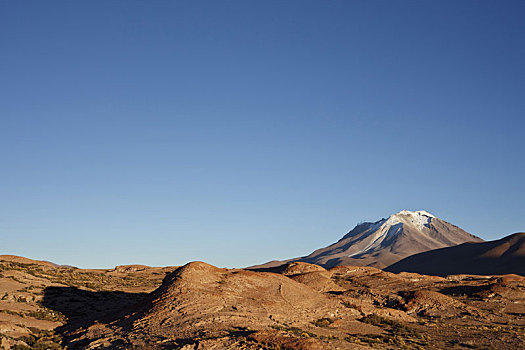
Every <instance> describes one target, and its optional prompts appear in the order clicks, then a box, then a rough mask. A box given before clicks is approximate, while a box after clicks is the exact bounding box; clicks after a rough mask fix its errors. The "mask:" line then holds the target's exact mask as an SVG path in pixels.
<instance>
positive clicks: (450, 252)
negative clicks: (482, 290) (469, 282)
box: [386, 232, 525, 276]
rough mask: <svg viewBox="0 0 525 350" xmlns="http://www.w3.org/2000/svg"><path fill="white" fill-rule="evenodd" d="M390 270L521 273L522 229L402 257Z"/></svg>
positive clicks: (524, 262) (524, 267) (524, 265)
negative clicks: (488, 240)
mask: <svg viewBox="0 0 525 350" xmlns="http://www.w3.org/2000/svg"><path fill="white" fill-rule="evenodd" d="M386 271H390V272H401V271H406V272H417V273H421V274H427V275H437V276H446V275H453V274H476V275H503V274H519V275H523V276H525V232H521V233H515V234H513V235H510V236H507V237H504V238H502V239H499V240H496V241H490V242H481V243H465V244H461V245H458V246H455V247H449V248H442V249H437V250H432V251H429V252H425V253H420V254H416V255H413V256H410V257H408V258H406V259H403V260H401V261H399V262H397V263H395V264H393V265H391V266H389V267H388V268H386Z"/></svg>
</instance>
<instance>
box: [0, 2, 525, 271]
mask: <svg viewBox="0 0 525 350" xmlns="http://www.w3.org/2000/svg"><path fill="white" fill-rule="evenodd" d="M524 18H525V2H524V1H435V2H430V1H395V2H394V1H304V0H301V1H257V2H256V1H178V2H177V1H130V0H125V1H124V0H123V1H60V2H58V1H1V2H0V60H1V65H0V160H1V164H0V235H1V244H0V254H17V255H23V256H28V257H31V258H36V259H47V260H52V261H55V262H57V263H61V264H72V265H77V266H81V267H111V266H114V265H117V264H127V263H143V264H149V265H179V264H183V263H186V262H188V261H190V260H204V261H207V262H209V263H212V264H215V265H219V266H228V267H232V266H247V265H252V264H256V263H261V262H264V261H267V260H271V259H276V258H279V259H281V258H288V257H294V256H300V255H305V254H308V253H310V252H311V251H312V250H314V249H316V248H319V247H322V246H325V245H327V244H329V243H332V242H334V241H336V240H338V239H339V238H340V237H342V236H343V235H344V234H345V233H346V232H347V231H349V230H350V229H351V228H352V227H353V226H354V225H355V224H356V223H358V222H359V221H376V220H378V219H380V218H382V217H386V216H388V215H390V214H392V213H395V212H398V211H400V210H401V209H409V210H418V209H425V210H428V211H430V212H431V213H433V214H435V215H437V216H439V217H441V218H443V219H445V220H447V221H449V222H452V223H454V224H456V225H458V226H460V227H462V228H464V229H466V230H467V231H469V232H471V233H474V234H477V235H479V236H481V237H482V238H484V239H496V238H499V237H502V236H504V235H508V234H510V233H513V232H517V231H523V230H525V185H524V183H525V181H524V178H523V175H524V173H525V165H524V163H525V146H524V132H525V113H524V111H525V21H524Z"/></svg>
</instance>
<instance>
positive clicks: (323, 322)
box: [314, 317, 334, 328]
mask: <svg viewBox="0 0 525 350" xmlns="http://www.w3.org/2000/svg"><path fill="white" fill-rule="evenodd" d="M333 322H334V320H332V319H331V318H328V317H323V318H320V319H318V320H315V321H314V325H315V326H316V327H323V328H326V327H328V326H329V325H331V324H332V323H333Z"/></svg>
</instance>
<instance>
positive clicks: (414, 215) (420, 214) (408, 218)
mask: <svg viewBox="0 0 525 350" xmlns="http://www.w3.org/2000/svg"><path fill="white" fill-rule="evenodd" d="M392 217H395V218H396V219H397V220H398V221H401V222H404V223H408V224H412V225H414V226H416V227H417V228H418V229H420V230H421V229H423V227H428V224H429V223H430V221H431V220H432V219H435V218H436V217H435V216H434V215H432V214H430V213H429V212H428V211H425V210H418V211H410V210H401V211H400V212H399V213H397V214H394V215H392V216H391V217H390V218H392ZM390 218H389V219H390Z"/></svg>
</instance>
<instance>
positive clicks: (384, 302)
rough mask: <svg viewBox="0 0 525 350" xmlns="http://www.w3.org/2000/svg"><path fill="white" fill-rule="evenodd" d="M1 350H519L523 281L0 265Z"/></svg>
mask: <svg viewBox="0 0 525 350" xmlns="http://www.w3.org/2000/svg"><path fill="white" fill-rule="evenodd" d="M0 274H1V275H0V337H1V340H0V341H1V348H2V349H62V348H66V349H185V350H189V349H398V348H406V349H445V348H452V349H456V348H457V349H461V348H463V349H520V348H522V347H523V344H524V343H525V277H523V276H518V275H501V276H479V275H478V276H476V275H450V276H447V277H435V276H425V275H419V274H416V273H406V272H401V273H398V274H394V273H390V272H385V271H382V270H379V269H377V268H373V267H359V266H338V267H334V268H331V269H328V270H326V269H325V268H323V267H321V266H318V265H313V264H307V263H302V262H295V263H289V264H286V265H283V266H281V267H277V268H271V269H266V270H264V269H260V270H257V271H250V270H244V269H221V268H217V267H214V266H211V265H208V264H206V263H202V262H192V263H189V264H187V265H185V266H182V267H180V268H176V267H165V268H151V267H146V266H140V265H132V266H120V267H117V268H115V269H109V270H82V269H76V268H71V267H60V266H55V265H53V264H51V263H47V262H39V261H33V260H29V259H24V258H19V257H13V256H0Z"/></svg>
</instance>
